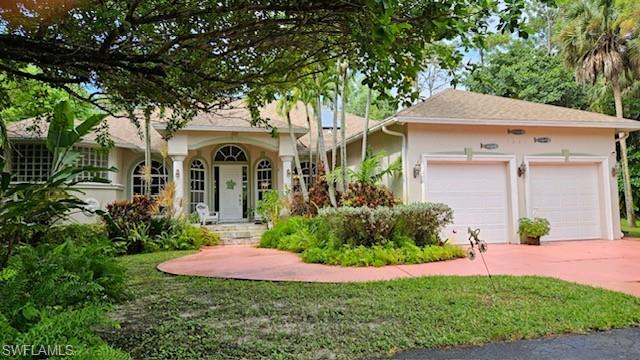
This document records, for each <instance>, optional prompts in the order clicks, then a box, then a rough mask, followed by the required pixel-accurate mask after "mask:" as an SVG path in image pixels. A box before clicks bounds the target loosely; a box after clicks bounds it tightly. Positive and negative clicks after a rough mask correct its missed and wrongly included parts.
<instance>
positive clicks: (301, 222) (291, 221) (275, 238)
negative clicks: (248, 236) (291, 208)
mask: <svg viewBox="0 0 640 360" xmlns="http://www.w3.org/2000/svg"><path fill="white" fill-rule="evenodd" d="M306 226H307V221H306V220H305V219H304V218H303V217H300V216H291V217H288V218H287V219H286V220H284V221H280V222H278V223H276V224H275V225H274V226H273V228H271V229H270V230H268V231H266V232H265V233H264V234H262V238H261V239H260V246H261V247H267V248H277V247H278V242H279V241H280V239H282V238H284V237H286V236H288V235H291V234H293V233H296V232H298V231H299V230H301V229H302V228H304V227H306Z"/></svg>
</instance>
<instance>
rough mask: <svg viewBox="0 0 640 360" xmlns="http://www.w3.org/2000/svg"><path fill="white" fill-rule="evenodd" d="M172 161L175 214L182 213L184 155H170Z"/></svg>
mask: <svg viewBox="0 0 640 360" xmlns="http://www.w3.org/2000/svg"><path fill="white" fill-rule="evenodd" d="M171 159H172V160H173V182H174V183H175V184H176V192H175V194H174V195H173V206H174V208H175V210H176V214H180V213H182V211H183V208H184V207H183V205H184V204H183V203H184V176H185V174H184V159H185V156H184V155H171Z"/></svg>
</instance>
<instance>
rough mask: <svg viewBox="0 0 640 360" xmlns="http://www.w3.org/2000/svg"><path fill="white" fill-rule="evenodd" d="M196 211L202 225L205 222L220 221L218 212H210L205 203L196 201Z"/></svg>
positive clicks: (215, 222) (214, 222)
mask: <svg viewBox="0 0 640 360" xmlns="http://www.w3.org/2000/svg"><path fill="white" fill-rule="evenodd" d="M196 212H197V213H198V217H199V218H200V225H202V226H204V225H206V224H207V222H210V223H213V224H217V223H218V221H220V214H218V212H217V211H214V212H210V211H209V206H208V205H207V204H205V203H198V204H197V205H196Z"/></svg>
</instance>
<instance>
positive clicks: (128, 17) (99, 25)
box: [0, 0, 522, 110]
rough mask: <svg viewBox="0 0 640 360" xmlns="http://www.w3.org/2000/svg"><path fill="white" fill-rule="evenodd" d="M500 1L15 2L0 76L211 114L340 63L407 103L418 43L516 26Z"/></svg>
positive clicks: (3, 37) (2, 35) (0, 32)
mask: <svg viewBox="0 0 640 360" xmlns="http://www.w3.org/2000/svg"><path fill="white" fill-rule="evenodd" d="M500 3H502V4H503V6H502V7H501V8H500V11H498V1H497V0H464V1H463V0H443V1H438V2H425V1H417V0H416V1H399V0H396V1H394V0H354V1H328V0H320V1H299V0H295V1H294V0H283V1H277V2H274V1H265V0H261V1H245V0H229V1H222V2H220V1H210V0H189V1H187V0H177V1H167V0H159V1H158V0H129V1H122V0H121V1H89V0H87V1H69V0H66V1H60V0H56V1H54V0H38V1H36V0H17V1H13V2H5V3H4V5H3V6H4V7H3V8H2V9H0V49H1V51H0V72H2V73H4V74H6V75H11V76H16V77H21V78H28V79H34V80H38V81H42V82H45V83H48V84H50V85H52V86H55V87H59V88H63V89H67V90H68V91H70V92H73V93H75V91H73V89H72V88H71V85H74V84H85V83H90V84H93V85H95V86H96V87H97V88H98V89H100V91H99V92H96V93H93V94H91V95H89V96H83V95H82V94H76V95H78V96H80V97H83V98H86V99H87V100H89V101H92V102H94V103H95V104H97V105H98V106H101V107H103V108H104V107H105V104H106V101H109V103H110V104H126V105H127V106H140V104H142V105H145V106H146V105H149V104H150V105H153V106H167V107H172V108H174V110H178V109H188V110H194V109H206V110H212V109H215V108H216V107H217V106H221V105H224V104H227V103H228V102H229V101H231V100H232V99H234V98H236V97H238V96H240V95H241V94H251V93H252V92H253V91H255V90H259V89H261V88H262V87H264V86H266V85H277V84H280V83H281V82H282V81H283V80H282V79H284V78H285V75H288V77H287V81H295V80H296V79H297V78H299V77H302V76H306V75H309V74H308V73H307V72H305V70H304V69H315V67H313V66H309V65H310V64H324V63H326V61H327V60H331V59H336V58H344V59H349V63H350V66H351V68H353V69H356V70H358V71H364V72H365V73H366V75H367V78H368V79H370V80H371V83H372V84H377V85H374V86H379V87H380V89H385V88H396V89H398V95H397V97H398V99H399V100H400V101H403V102H409V101H410V96H411V95H413V94H412V92H411V79H413V78H415V74H416V72H417V71H418V70H419V66H417V65H416V64H420V63H421V59H422V58H423V56H424V55H423V54H422V53H423V51H422V50H423V48H424V45H425V43H427V42H431V41H438V40H441V39H453V38H463V39H467V38H471V37H473V36H475V35H474V34H475V33H477V32H478V29H483V31H484V30H486V29H487V28H488V22H489V20H490V19H493V18H495V17H498V18H499V19H500V23H499V29H506V30H512V29H514V28H516V27H518V26H519V23H520V21H521V10H522V1H521V0H506V1H501V2H500ZM29 65H34V66H36V67H37V68H38V69H39V71H38V72H37V73H30V72H28V71H25V68H26V67H27V66H29ZM314 71H315V70H314Z"/></svg>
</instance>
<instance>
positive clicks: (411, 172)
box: [9, 90, 640, 243]
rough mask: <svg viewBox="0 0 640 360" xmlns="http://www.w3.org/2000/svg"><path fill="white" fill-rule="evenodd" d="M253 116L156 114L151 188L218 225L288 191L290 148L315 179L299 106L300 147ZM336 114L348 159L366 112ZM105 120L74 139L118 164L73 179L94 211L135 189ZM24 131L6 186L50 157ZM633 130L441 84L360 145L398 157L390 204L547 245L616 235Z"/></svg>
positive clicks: (119, 126)
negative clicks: (427, 205) (532, 223)
mask: <svg viewBox="0 0 640 360" xmlns="http://www.w3.org/2000/svg"><path fill="white" fill-rule="evenodd" d="M261 112H262V117H263V118H268V119H270V123H271V125H272V127H273V128H274V131H271V130H270V129H263V128H257V127H252V126H251V124H250V115H249V111H248V110H247V109H246V108H245V107H244V106H243V105H242V102H237V103H234V104H233V106H232V107H231V108H229V109H225V110H220V111H217V112H216V113H215V114H212V113H202V114H199V115H198V116H196V117H195V118H194V119H193V121H191V122H190V123H189V124H188V125H187V126H186V127H184V128H182V129H181V130H179V131H177V132H176V133H175V135H174V136H173V137H171V138H170V139H169V140H166V141H165V140H164V139H163V138H162V135H163V134H164V132H165V123H164V122H163V121H162V119H161V118H159V117H155V118H154V120H153V122H152V126H153V129H154V131H153V134H152V139H151V140H152V147H153V154H154V161H153V164H152V165H153V166H152V177H153V182H152V184H153V185H152V192H153V193H154V194H155V193H158V192H159V191H160V189H161V188H162V186H163V184H165V183H166V182H168V181H174V182H175V183H176V200H177V203H178V204H181V206H182V208H183V209H184V211H187V212H192V211H193V210H194V208H195V205H196V204H197V203H199V202H205V203H207V204H208V205H209V207H210V208H211V209H212V210H216V211H218V212H219V214H220V219H221V221H225V222H241V221H246V220H247V219H249V218H250V217H251V214H252V209H254V208H255V205H256V203H257V201H259V200H260V199H261V198H262V194H263V193H264V191H267V190H269V189H277V190H282V191H284V190H287V189H291V188H292V187H295V182H296V181H297V180H296V179H299V178H298V177H297V176H296V171H295V166H294V165H293V147H294V146H297V147H298V150H299V153H300V155H301V158H302V161H303V166H302V167H303V174H302V178H303V179H304V180H305V181H307V182H311V181H313V175H314V171H315V165H314V163H315V162H316V161H317V160H318V146H317V139H318V136H317V131H316V125H315V123H314V122H313V120H312V123H311V124H308V123H307V116H306V112H305V108H304V106H303V105H302V104H299V105H298V106H297V107H295V108H294V109H293V111H292V113H291V120H292V123H293V124H294V132H295V136H296V138H297V144H292V143H291V141H290V138H289V136H288V134H287V126H286V122H285V121H284V119H283V118H282V116H280V115H278V114H277V112H276V106H275V103H272V104H269V105H267V106H265V107H264V108H263V109H262V110H261ZM346 118H347V127H346V129H345V130H346V132H347V144H348V145H347V162H348V164H349V165H350V166H357V164H358V162H359V161H360V158H361V155H360V152H361V141H362V129H363V127H364V119H362V118H361V117H358V116H355V115H351V114H346ZM312 119H313V116H312ZM325 121H327V122H330V119H325ZM107 122H108V124H109V128H110V131H109V132H110V134H111V136H112V138H113V140H114V142H115V144H116V146H115V147H114V148H113V149H112V150H111V151H110V152H109V153H108V154H102V153H99V152H97V151H95V150H96V148H95V147H96V145H95V141H94V140H95V139H93V138H91V137H89V138H87V139H85V143H84V144H82V146H81V149H82V151H83V152H85V157H84V158H83V159H84V160H83V161H84V162H85V163H87V164H92V165H108V166H115V167H116V168H118V169H119V171H118V172H117V173H112V174H108V176H109V177H110V179H111V180H112V183H111V184H109V185H103V184H94V185H92V184H85V185H83V187H82V188H83V190H84V191H85V192H86V197H87V198H92V199H95V200H97V202H98V203H99V204H100V206H101V207H104V206H105V205H106V204H108V203H110V202H112V201H114V200H116V199H125V198H129V197H131V196H133V195H134V194H138V193H141V192H142V189H143V181H142V174H141V168H142V166H143V165H144V153H143V151H144V142H143V140H142V138H141V137H140V136H139V130H138V129H137V128H136V127H135V126H134V125H132V124H131V123H130V122H129V121H128V120H127V119H125V118H113V117H109V118H107ZM33 126H34V120H25V121H22V122H18V123H15V124H12V125H11V126H10V128H9V131H10V136H11V137H12V138H13V139H14V143H15V146H16V150H17V153H16V154H15V155H14V156H13V159H12V161H11V165H10V166H11V170H12V172H13V174H15V179H16V181H36V180H38V179H40V178H41V177H42V176H44V175H45V174H46V170H47V165H48V163H47V161H50V160H48V159H49V158H48V157H47V156H48V155H47V152H46V148H45V147H44V144H43V143H42V142H41V141H38V139H34V135H33V133H32V132H31V131H28V129H29V128H30V127H33ZM309 129H310V130H309ZM638 129H640V122H636V121H633V120H628V119H620V118H616V117H611V116H607V115H602V114H598V113H593V112H587V111H579V110H573V109H567V108H563V107H558V106H552V105H544V104H537V103H531V102H526V101H521V100H513V99H508V98H503V97H498V96H491V95H483V94H477V93H473V92H467V91H461V90H445V91H443V92H441V93H439V94H437V95H435V96H433V97H431V98H429V99H427V100H425V101H424V102H421V103H419V104H416V105H414V106H412V107H410V108H407V109H404V110H402V111H400V112H398V113H397V114H395V115H393V116H391V117H389V118H387V119H385V120H383V121H371V122H370V127H369V137H368V144H369V145H370V146H371V148H372V149H373V151H374V152H377V151H381V150H384V151H385V152H386V154H387V156H386V159H385V162H387V163H391V162H392V161H394V160H395V159H396V158H398V157H401V158H402V162H403V169H404V171H403V174H402V175H401V176H399V177H393V178H387V179H385V184H386V185H387V186H388V187H389V188H390V189H391V190H392V191H393V192H394V193H395V194H396V195H397V196H398V197H399V198H400V199H402V200H403V201H404V202H418V201H430V202H443V203H446V204H448V205H449V206H451V207H452V208H453V209H454V217H455V220H454V221H455V223H454V225H453V226H451V227H450V228H449V229H448V231H451V230H452V229H455V230H456V232H457V235H456V236H457V238H456V240H457V241H464V240H465V239H466V230H467V227H474V228H480V229H481V238H482V239H485V240H486V241H487V242H492V243H519V242H520V238H519V236H518V234H517V223H518V219H519V218H520V217H524V216H527V217H545V218H547V219H549V221H550V222H551V233H550V234H549V235H548V236H546V237H545V238H543V240H547V241H553V240H577V239H619V238H620V237H621V236H622V233H621V231H620V216H619V199H618V189H617V176H618V175H619V174H618V171H617V166H616V141H617V139H618V138H619V137H620V136H626V134H627V133H628V132H630V131H635V130H638ZM337 135H338V136H339V131H338V134H337ZM324 137H325V143H326V149H327V150H328V151H329V152H330V149H331V144H332V138H333V134H332V131H331V129H329V128H327V129H325V130H324ZM18 154H19V155H18ZM163 155H164V156H163ZM329 158H331V155H329Z"/></svg>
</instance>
